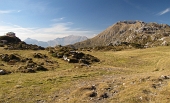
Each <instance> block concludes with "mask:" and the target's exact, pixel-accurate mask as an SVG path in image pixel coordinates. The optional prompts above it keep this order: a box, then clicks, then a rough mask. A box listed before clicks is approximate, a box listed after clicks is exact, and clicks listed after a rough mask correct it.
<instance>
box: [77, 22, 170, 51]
mask: <svg viewBox="0 0 170 103" xmlns="http://www.w3.org/2000/svg"><path fill="white" fill-rule="evenodd" d="M169 35H170V26H169V25H167V24H158V23H145V22H142V21H119V22H117V23H115V24H113V25H112V26H110V27H108V28H107V29H106V30H104V31H103V32H101V33H100V34H98V35H97V36H95V37H94V38H92V39H88V40H86V41H83V42H79V43H75V44H74V46H75V47H76V48H79V47H95V46H107V45H121V44H122V43H135V44H141V45H143V46H145V47H153V46H158V45H169V43H170V37H169Z"/></svg>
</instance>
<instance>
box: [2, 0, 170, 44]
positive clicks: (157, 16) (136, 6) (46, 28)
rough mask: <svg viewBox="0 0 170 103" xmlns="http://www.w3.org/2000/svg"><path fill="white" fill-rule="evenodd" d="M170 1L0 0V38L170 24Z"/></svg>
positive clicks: (51, 36)
mask: <svg viewBox="0 0 170 103" xmlns="http://www.w3.org/2000/svg"><path fill="white" fill-rule="evenodd" d="M169 18H170V0H0V35H5V34H6V33H7V32H15V33H16V36H17V37H19V38H20V39H21V40H22V41H23V40H25V39H26V38H32V39H37V40H39V41H48V40H53V39H55V38H58V37H65V36H69V35H79V36H86V37H88V38H92V37H94V36H96V35H97V34H99V33H100V32H102V31H103V30H105V29H106V28H108V27H109V26H111V25H113V24H115V23H116V22H118V21H123V20H141V21H144V22H157V23H163V24H168V25H170V19H169Z"/></svg>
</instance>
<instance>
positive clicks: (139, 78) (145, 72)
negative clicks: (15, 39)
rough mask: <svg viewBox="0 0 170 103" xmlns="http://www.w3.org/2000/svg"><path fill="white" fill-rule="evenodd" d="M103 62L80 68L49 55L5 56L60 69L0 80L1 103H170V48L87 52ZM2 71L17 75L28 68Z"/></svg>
mask: <svg viewBox="0 0 170 103" xmlns="http://www.w3.org/2000/svg"><path fill="white" fill-rule="evenodd" d="M82 52H84V53H87V54H91V55H93V56H95V57H97V58H99V59H100V62H98V63H94V64H92V65H90V66H79V65H78V64H72V63H67V62H65V61H64V60H61V59H58V58H54V57H52V56H51V54H49V53H48V51H46V50H36V51H33V50H4V49H3V48H0V54H11V53H16V54H19V55H21V56H22V57H28V58H32V59H33V61H34V62H36V63H42V62H44V60H43V59H41V58H33V56H32V55H33V54H34V53H42V54H45V55H47V56H48V59H49V60H51V61H54V64H47V63H45V64H44V67H46V68H47V69H49V70H48V71H38V72H36V73H20V72H12V73H11V74H8V75H0V103H24V102H25V103H81V102H83V103H169V102H170V78H169V75H170V47H169V46H165V47H154V48H148V49H129V50H124V51H116V52H115V51H82ZM0 64H4V66H2V65H1V66H0V69H5V70H9V71H15V70H16V69H17V68H19V67H20V66H22V65H25V64H24V63H16V64H15V65H8V64H7V63H5V62H3V61H1V60H0Z"/></svg>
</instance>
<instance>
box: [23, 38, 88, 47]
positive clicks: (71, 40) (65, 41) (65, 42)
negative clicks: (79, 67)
mask: <svg viewBox="0 0 170 103" xmlns="http://www.w3.org/2000/svg"><path fill="white" fill-rule="evenodd" d="M87 39H88V38H87V37H85V36H74V35H70V36H66V37H63V38H56V39H54V40H50V41H47V42H44V41H38V40H36V39H31V38H27V39H25V40H24V42H26V43H27V44H36V45H39V46H42V47H48V46H56V45H62V46H65V45H69V44H74V43H76V42H81V41H84V40H87Z"/></svg>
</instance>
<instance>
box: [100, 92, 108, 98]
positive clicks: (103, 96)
mask: <svg viewBox="0 0 170 103" xmlns="http://www.w3.org/2000/svg"><path fill="white" fill-rule="evenodd" d="M100 97H101V98H108V97H109V96H108V94H107V93H104V94H102V95H101V96H100Z"/></svg>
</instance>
